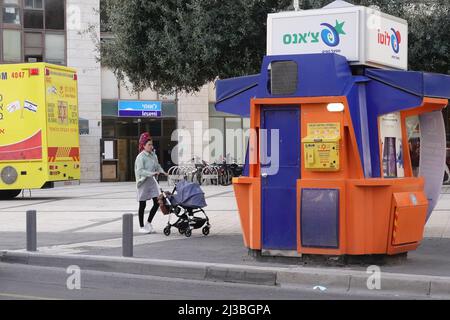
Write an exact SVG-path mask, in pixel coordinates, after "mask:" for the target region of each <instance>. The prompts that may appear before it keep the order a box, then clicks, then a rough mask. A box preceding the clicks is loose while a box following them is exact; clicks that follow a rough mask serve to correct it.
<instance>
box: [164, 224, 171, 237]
mask: <svg viewBox="0 0 450 320" xmlns="http://www.w3.org/2000/svg"><path fill="white" fill-rule="evenodd" d="M164 235H166V236H170V227H169V226H167V227H165V228H164Z"/></svg>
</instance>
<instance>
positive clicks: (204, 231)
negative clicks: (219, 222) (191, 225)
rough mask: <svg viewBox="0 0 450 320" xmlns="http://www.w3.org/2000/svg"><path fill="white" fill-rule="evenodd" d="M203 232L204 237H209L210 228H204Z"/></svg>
mask: <svg viewBox="0 0 450 320" xmlns="http://www.w3.org/2000/svg"><path fill="white" fill-rule="evenodd" d="M202 232H203V235H204V236H207V235H209V227H204V228H203V229H202Z"/></svg>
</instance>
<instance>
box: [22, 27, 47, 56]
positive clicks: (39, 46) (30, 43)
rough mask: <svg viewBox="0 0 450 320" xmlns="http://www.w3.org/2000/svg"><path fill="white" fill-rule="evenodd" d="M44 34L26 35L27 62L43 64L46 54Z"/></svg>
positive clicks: (29, 33) (31, 33) (28, 33)
mask: <svg viewBox="0 0 450 320" xmlns="http://www.w3.org/2000/svg"><path fill="white" fill-rule="evenodd" d="M43 47H44V44H43V40H42V33H40V32H26V33H25V62H42V61H43V53H44V49H43Z"/></svg>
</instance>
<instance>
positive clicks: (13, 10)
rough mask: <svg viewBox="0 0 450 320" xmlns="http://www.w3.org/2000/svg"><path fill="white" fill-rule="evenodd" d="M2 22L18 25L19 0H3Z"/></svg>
mask: <svg viewBox="0 0 450 320" xmlns="http://www.w3.org/2000/svg"><path fill="white" fill-rule="evenodd" d="M2 11H3V23H5V24H13V25H20V4H19V0H3V8H2Z"/></svg>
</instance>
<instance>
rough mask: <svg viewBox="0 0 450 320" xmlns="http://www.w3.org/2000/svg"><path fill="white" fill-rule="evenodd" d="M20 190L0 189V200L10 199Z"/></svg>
mask: <svg viewBox="0 0 450 320" xmlns="http://www.w3.org/2000/svg"><path fill="white" fill-rule="evenodd" d="M21 192H22V190H0V200H11V199H14V198H15V197H17V196H18V195H19V194H20V193H21Z"/></svg>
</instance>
